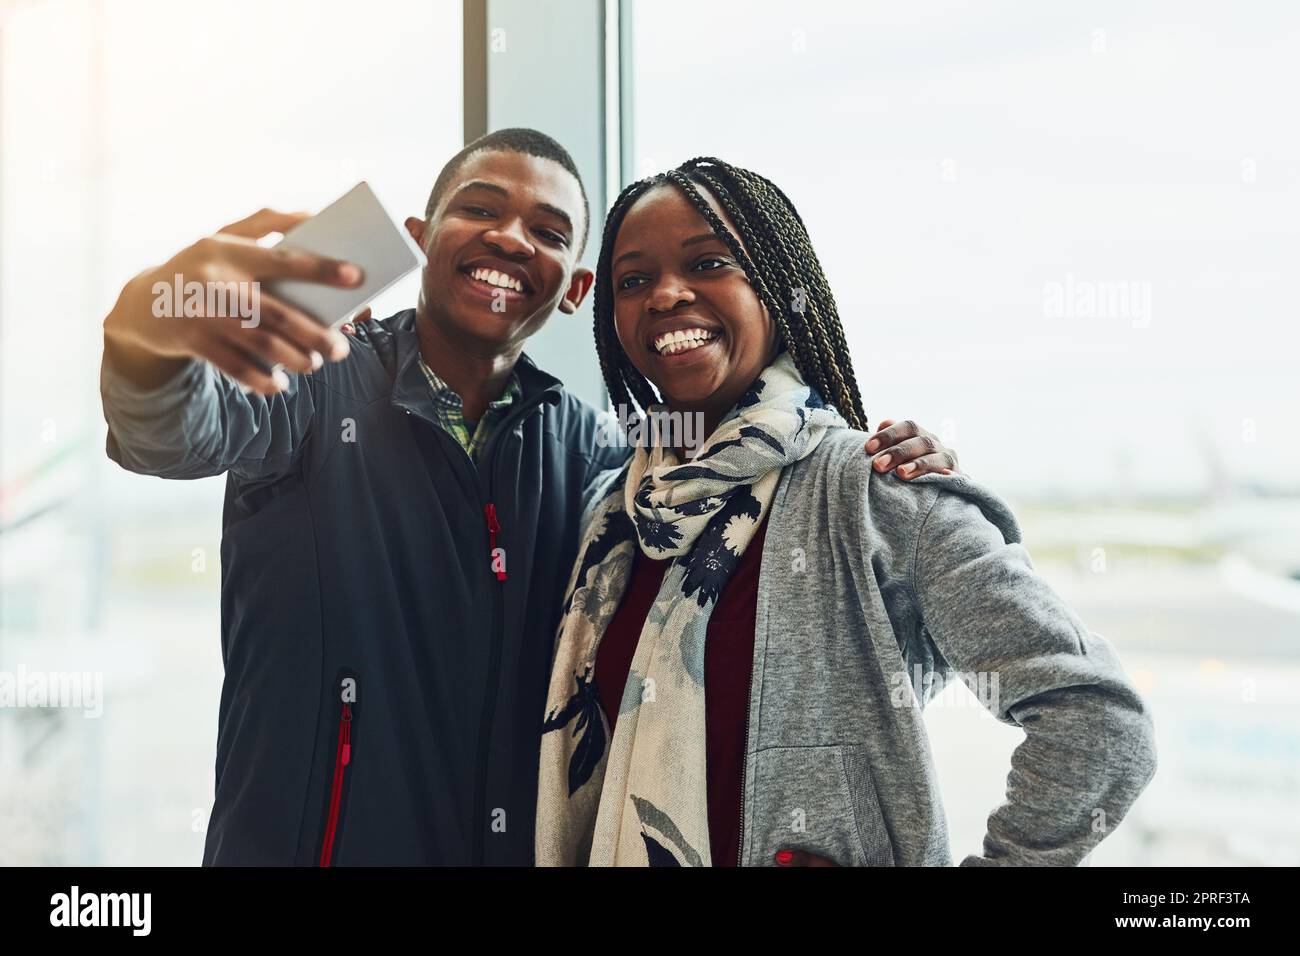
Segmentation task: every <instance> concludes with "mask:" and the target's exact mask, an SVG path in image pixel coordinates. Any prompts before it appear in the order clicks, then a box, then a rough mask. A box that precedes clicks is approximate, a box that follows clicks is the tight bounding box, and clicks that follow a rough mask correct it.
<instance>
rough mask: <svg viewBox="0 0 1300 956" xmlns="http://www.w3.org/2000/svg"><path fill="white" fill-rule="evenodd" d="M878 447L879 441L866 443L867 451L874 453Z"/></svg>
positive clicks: (874, 440)
mask: <svg viewBox="0 0 1300 956" xmlns="http://www.w3.org/2000/svg"><path fill="white" fill-rule="evenodd" d="M879 447H880V441H879V439H876V438H873V439H871V441H869V442H867V451H875V450H876V449H877V448H879Z"/></svg>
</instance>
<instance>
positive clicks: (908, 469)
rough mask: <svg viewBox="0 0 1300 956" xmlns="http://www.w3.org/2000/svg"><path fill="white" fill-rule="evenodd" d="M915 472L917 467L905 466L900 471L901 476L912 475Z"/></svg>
mask: <svg viewBox="0 0 1300 956" xmlns="http://www.w3.org/2000/svg"><path fill="white" fill-rule="evenodd" d="M914 471H916V465H903V466H902V467H901V468H899V469H898V473H899V474H900V475H910V474H911V473H912V472H914Z"/></svg>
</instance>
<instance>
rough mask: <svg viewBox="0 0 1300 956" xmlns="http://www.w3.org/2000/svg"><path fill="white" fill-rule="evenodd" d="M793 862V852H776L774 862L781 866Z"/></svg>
mask: <svg viewBox="0 0 1300 956" xmlns="http://www.w3.org/2000/svg"><path fill="white" fill-rule="evenodd" d="M793 861H794V851H793V850H777V851H776V862H778V863H780V864H781V865H782V866H789V865H790V864H791V863H792V862H793Z"/></svg>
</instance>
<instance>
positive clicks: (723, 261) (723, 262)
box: [695, 256, 727, 272]
mask: <svg viewBox="0 0 1300 956" xmlns="http://www.w3.org/2000/svg"><path fill="white" fill-rule="evenodd" d="M710 262H716V263H717V264H718V266H719V267H721V266H725V265H726V264H727V260H726V259H719V258H718V257H717V256H710V257H709V258H707V259H701V260H700V261H699V262H697V263H695V268H697V269H698V268H700V267H702V266H704V265H705V264H707V263H710ZM704 271H705V272H713V271H714V270H713V269H705V270H704Z"/></svg>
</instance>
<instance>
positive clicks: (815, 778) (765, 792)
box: [751, 745, 894, 866]
mask: <svg viewBox="0 0 1300 956" xmlns="http://www.w3.org/2000/svg"><path fill="white" fill-rule="evenodd" d="M755 777H756V779H755V785H756V787H757V794H758V803H757V809H756V815H755V820H754V827H755V832H754V835H753V837H752V839H753V841H754V851H753V856H752V857H751V859H752V861H753V863H754V864H755V865H757V866H772V865H774V864H775V854H776V851H777V850H780V849H783V848H785V849H793V850H806V851H808V852H809V853H815V854H816V855H818V856H820V857H824V858H825V859H828V860H830V861H832V862H834V863H837V864H839V865H840V866H892V865H893V863H894V855H893V848H892V846H891V845H890V842H889V834H888V831H887V830H886V828H885V823H884V819H883V818H882V816H881V813H880V804H879V801H878V799H877V798H876V792H875V787H874V784H873V782H872V779H871V771H870V766H869V765H868V763H867V755H866V752H865V748H862V747H842V746H838V745H836V746H826V747H773V748H770V749H768V750H764V751H761V752H760V753H759V754H758V755H757V757H756V770H755Z"/></svg>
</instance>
